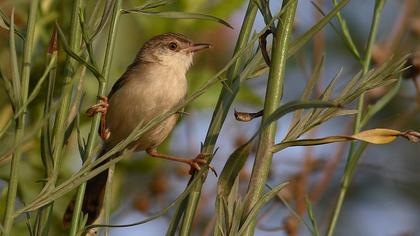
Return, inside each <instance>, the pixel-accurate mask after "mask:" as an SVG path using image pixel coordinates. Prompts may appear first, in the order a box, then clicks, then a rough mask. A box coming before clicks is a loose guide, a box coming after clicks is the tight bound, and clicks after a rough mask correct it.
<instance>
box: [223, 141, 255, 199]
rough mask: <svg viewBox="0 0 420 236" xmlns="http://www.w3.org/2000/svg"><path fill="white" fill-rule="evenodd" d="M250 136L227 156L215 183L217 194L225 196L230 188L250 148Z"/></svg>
mask: <svg viewBox="0 0 420 236" xmlns="http://www.w3.org/2000/svg"><path fill="white" fill-rule="evenodd" d="M252 141H253V138H251V139H250V140H249V141H248V142H247V143H245V144H243V145H241V146H240V147H239V148H237V149H236V150H235V151H234V152H233V153H232V154H231V155H230V156H229V158H228V160H227V162H226V164H225V166H224V167H223V170H222V173H220V177H219V181H218V184H217V194H218V195H220V196H224V197H227V196H228V195H229V194H230V192H231V189H232V186H233V184H234V182H235V179H236V177H237V176H238V174H239V172H240V171H241V169H242V167H243V166H244V165H245V163H246V160H247V159H248V156H249V154H250V152H251V149H252Z"/></svg>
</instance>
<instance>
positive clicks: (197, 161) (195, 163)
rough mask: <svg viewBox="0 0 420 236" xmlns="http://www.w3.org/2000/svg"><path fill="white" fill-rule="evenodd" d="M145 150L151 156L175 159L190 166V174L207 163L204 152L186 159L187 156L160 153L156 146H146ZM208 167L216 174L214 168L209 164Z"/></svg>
mask: <svg viewBox="0 0 420 236" xmlns="http://www.w3.org/2000/svg"><path fill="white" fill-rule="evenodd" d="M146 152H147V154H149V155H150V156H152V157H157V158H161V159H166V160H171V161H177V162H182V163H185V164H188V165H190V167H191V168H190V171H189V173H190V174H193V173H194V171H200V170H201V167H200V165H205V164H207V161H206V160H204V159H203V158H204V157H205V156H206V154H203V153H200V154H198V155H197V156H196V157H195V158H193V159H187V158H182V157H177V156H172V155H168V154H164V153H160V152H158V151H157V150H156V148H148V149H146ZM209 169H210V170H211V171H213V173H214V174H215V175H216V176H217V173H216V170H215V169H214V168H213V167H212V166H211V165H209Z"/></svg>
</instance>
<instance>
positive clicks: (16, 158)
mask: <svg viewBox="0 0 420 236" xmlns="http://www.w3.org/2000/svg"><path fill="white" fill-rule="evenodd" d="M38 2H39V0H33V1H32V2H31V6H30V11H29V17H28V28H27V30H26V39H25V45H24V52H23V66H22V77H21V88H22V90H21V94H20V96H21V98H20V99H21V102H20V103H19V104H25V103H26V100H27V98H28V90H29V79H30V74H31V57H32V50H33V44H34V32H35V21H36V14H37V9H38ZM12 35H13V34H12ZM13 37H14V36H13ZM15 96H19V95H18V94H15ZM16 99H19V98H18V97H16ZM26 113H27V112H26V108H24V110H23V112H22V113H21V114H20V115H19V117H18V119H17V124H16V132H15V138H14V143H15V144H18V143H20V142H21V139H22V138H23V136H24V133H25V123H26V122H25V120H26V116H27V114H26ZM21 156H22V149H21V148H20V147H19V146H17V147H16V151H15V152H14V154H13V157H12V164H11V170H10V178H9V185H8V190H7V201H6V202H7V205H6V210H5V213H4V218H3V227H4V229H3V234H2V235H10V232H11V229H12V225H13V220H14V217H13V214H14V211H15V203H16V194H17V188H18V182H19V180H18V178H19V166H20V159H21Z"/></svg>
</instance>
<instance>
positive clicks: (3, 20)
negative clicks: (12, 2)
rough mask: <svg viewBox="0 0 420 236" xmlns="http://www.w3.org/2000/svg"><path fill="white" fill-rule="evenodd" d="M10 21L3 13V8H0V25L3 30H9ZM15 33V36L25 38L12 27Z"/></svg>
mask: <svg viewBox="0 0 420 236" xmlns="http://www.w3.org/2000/svg"><path fill="white" fill-rule="evenodd" d="M10 24H11V23H10V21H9V20H8V18H7V16H6V14H4V12H3V10H1V9H0V27H1V28H3V29H5V30H9V29H10ZM14 32H15V34H17V36H19V38H21V39H22V40H25V38H24V37H23V35H22V34H21V33H20V32H19V31H17V30H16V29H14Z"/></svg>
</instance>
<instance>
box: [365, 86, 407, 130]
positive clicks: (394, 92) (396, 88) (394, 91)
mask: <svg viewBox="0 0 420 236" xmlns="http://www.w3.org/2000/svg"><path fill="white" fill-rule="evenodd" d="M401 83H402V79H401V78H400V79H398V81H397V83H396V84H395V85H394V86H393V87H392V89H390V90H389V91H388V92H387V93H386V94H385V95H384V96H383V97H381V99H379V101H377V102H376V103H375V104H374V105H371V106H369V107H368V109H367V112H366V114H365V115H364V116H363V119H362V121H361V123H360V127H364V126H365V125H366V124H367V122H368V121H369V120H370V119H371V118H372V117H373V116H374V115H375V114H376V113H378V111H380V110H382V109H383V108H384V107H385V106H386V105H387V104H388V103H389V102H390V101H391V100H392V99H393V98H394V97H395V96H396V95H397V93H398V91H399V90H400V88H401Z"/></svg>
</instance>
